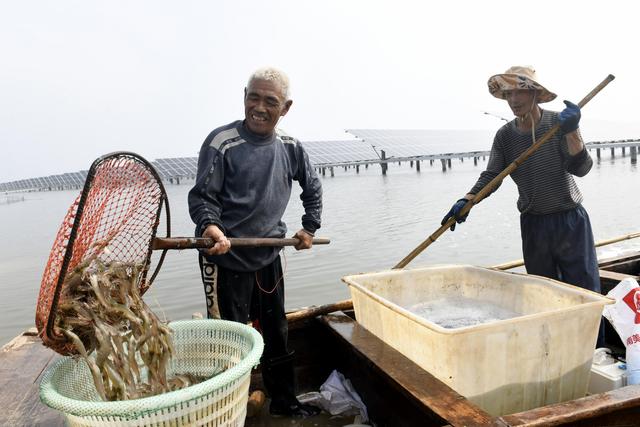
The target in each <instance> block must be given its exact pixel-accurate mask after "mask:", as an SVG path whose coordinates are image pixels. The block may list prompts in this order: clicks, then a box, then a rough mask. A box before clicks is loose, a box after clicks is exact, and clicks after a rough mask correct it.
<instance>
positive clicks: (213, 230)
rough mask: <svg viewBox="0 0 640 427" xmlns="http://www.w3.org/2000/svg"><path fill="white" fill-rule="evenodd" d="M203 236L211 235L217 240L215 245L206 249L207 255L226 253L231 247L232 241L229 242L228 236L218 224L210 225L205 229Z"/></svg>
mask: <svg viewBox="0 0 640 427" xmlns="http://www.w3.org/2000/svg"><path fill="white" fill-rule="evenodd" d="M202 237H209V238H211V239H213V240H214V241H215V242H216V244H215V245H214V246H213V247H211V248H209V249H205V253H206V254H207V255H222V254H226V253H227V252H229V249H230V248H231V242H229V239H227V236H225V235H224V233H223V232H222V230H220V228H218V226H217V225H208V226H207V228H205V229H204V232H203V233H202Z"/></svg>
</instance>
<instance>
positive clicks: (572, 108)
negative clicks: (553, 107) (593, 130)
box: [559, 101, 580, 135]
mask: <svg viewBox="0 0 640 427" xmlns="http://www.w3.org/2000/svg"><path fill="white" fill-rule="evenodd" d="M564 105H566V106H567V108H565V109H564V110H562V111H561V112H560V117H559V118H560V129H561V130H562V134H563V135H566V134H568V133H571V132H573V131H574V130H576V129H578V123H580V107H578V106H577V105H576V104H574V103H573V102H569V101H564Z"/></svg>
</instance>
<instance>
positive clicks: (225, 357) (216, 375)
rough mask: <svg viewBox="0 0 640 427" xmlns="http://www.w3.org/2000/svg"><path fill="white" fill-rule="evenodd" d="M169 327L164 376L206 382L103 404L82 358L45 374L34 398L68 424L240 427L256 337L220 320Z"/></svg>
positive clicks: (259, 345) (257, 352)
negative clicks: (168, 355)
mask: <svg viewBox="0 0 640 427" xmlns="http://www.w3.org/2000/svg"><path fill="white" fill-rule="evenodd" d="M169 327H170V328H171V329H172V330H173V343H174V346H175V355H174V356H173V358H172V360H171V364H170V366H169V367H168V372H167V374H168V376H169V377H170V376H172V375H175V374H192V375H195V376H201V377H207V378H209V379H208V380H206V381H203V382H201V383H199V384H195V385H192V386H190V387H186V388H184V389H181V390H176V391H172V392H168V393H164V394H161V395H156V396H151V397H145V398H142V399H134V400H123V401H115V402H105V401H102V400H100V397H99V396H98V394H97V392H96V390H95V386H94V384H93V379H92V377H91V374H90V372H89V369H88V367H87V365H86V363H85V362H84V360H82V359H73V358H70V357H65V358H63V359H61V360H59V361H58V362H57V363H55V364H54V365H52V366H51V367H50V368H49V369H48V370H47V371H46V372H45V374H44V376H43V378H42V382H41V383H40V399H41V400H42V402H44V403H45V404H46V405H48V406H49V407H51V408H54V409H57V410H59V411H61V412H63V413H64V414H65V416H66V418H67V421H68V423H69V425H71V426H112V427H115V426H136V427H143V426H145V427H146V426H185V425H188V426H243V425H244V420H245V416H246V410H247V400H248V395H249V382H250V380H251V369H252V368H253V367H254V366H256V365H257V364H258V363H259V360H260V356H261V355H262V350H263V348H264V344H263V341H262V337H261V336H260V334H259V333H258V332H257V331H256V330H254V329H253V328H251V327H250V326H247V325H243V324H241V323H237V322H230V321H225V320H184V321H176V322H172V323H170V324H169ZM225 368H226V369H225Z"/></svg>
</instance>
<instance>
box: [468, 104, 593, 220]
mask: <svg viewBox="0 0 640 427" xmlns="http://www.w3.org/2000/svg"><path fill="white" fill-rule="evenodd" d="M557 122H558V113H556V112H554V111H548V110H542V117H541V118H540V122H539V123H538V125H537V127H536V130H535V134H536V138H537V139H539V138H541V137H542V136H543V135H544V134H545V133H546V132H547V131H548V130H549V129H551V128H552V127H553V125H555V124H556V123H557ZM532 144H533V140H532V137H531V131H526V132H523V131H521V130H519V129H518V128H517V126H516V122H515V120H513V121H511V122H509V123H507V124H505V125H504V126H502V127H501V128H500V129H499V130H498V132H497V133H496V136H495V139H494V141H493V146H492V147H491V154H490V156H489V162H488V164H487V169H486V170H485V171H484V172H482V173H481V174H480V178H479V179H478V181H477V182H476V184H475V185H474V186H473V188H472V189H471V190H470V191H469V193H471V194H477V193H478V192H479V191H480V190H481V189H482V188H483V187H484V186H485V185H486V184H488V183H489V181H491V180H492V179H493V178H495V177H496V176H498V174H499V173H500V172H502V170H503V169H504V168H506V167H507V166H508V165H509V164H510V163H511V162H513V161H514V160H515V159H516V158H517V157H518V156H520V155H521V154H522V153H524V152H525V151H526V150H527V149H528V148H529V147H531V145H532ZM592 165H593V160H591V157H590V156H589V153H588V152H587V150H586V148H585V149H583V150H582V151H581V152H579V153H577V154H575V155H573V156H571V155H570V154H569V151H568V149H567V141H566V139H565V138H564V137H563V136H562V135H561V134H560V132H559V131H558V132H556V133H555V135H554V136H553V137H551V139H549V140H548V141H547V142H545V143H544V144H543V145H542V146H541V147H540V148H539V149H538V151H536V152H535V153H533V154H532V155H531V157H529V158H528V159H527V160H526V161H525V162H524V163H523V164H521V165H520V166H519V167H518V168H517V169H516V170H515V171H513V172H512V173H511V178H512V179H513V180H514V181H515V183H516V184H517V186H518V193H519V197H518V210H519V211H520V212H521V213H531V214H536V215H545V214H550V213H556V212H562V211H566V210H569V209H572V208H575V207H576V206H577V205H578V204H580V203H581V202H582V194H581V193H580V190H579V189H578V186H577V185H576V182H575V180H574V179H573V176H572V175H575V176H579V177H580V176H584V175H586V174H587V173H588V172H589V170H590V169H591V166H592ZM494 191H495V190H494Z"/></svg>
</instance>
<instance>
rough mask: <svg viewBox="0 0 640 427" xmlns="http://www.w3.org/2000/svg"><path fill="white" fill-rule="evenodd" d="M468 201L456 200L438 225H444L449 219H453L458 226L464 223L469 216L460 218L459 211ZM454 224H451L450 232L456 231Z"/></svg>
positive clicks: (463, 199) (464, 199)
mask: <svg viewBox="0 0 640 427" xmlns="http://www.w3.org/2000/svg"><path fill="white" fill-rule="evenodd" d="M468 201H469V200H468V199H466V198H462V199H458V200H457V201H456V202H455V203H454V204H453V206H452V207H451V209H449V212H447V214H446V215H445V216H444V218H442V222H441V223H440V225H444V224H445V223H446V222H447V221H449V218H451V217H454V218H455V220H456V222H457V223H458V224H460V223H463V222H465V220H466V219H467V216H469V213H467V214H466V215H465V216H462V217H461V216H460V211H461V210H462V208H464V206H465V205H466V204H467V202H468ZM456 222H454V223H453V224H451V231H453V230H455V229H456Z"/></svg>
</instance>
